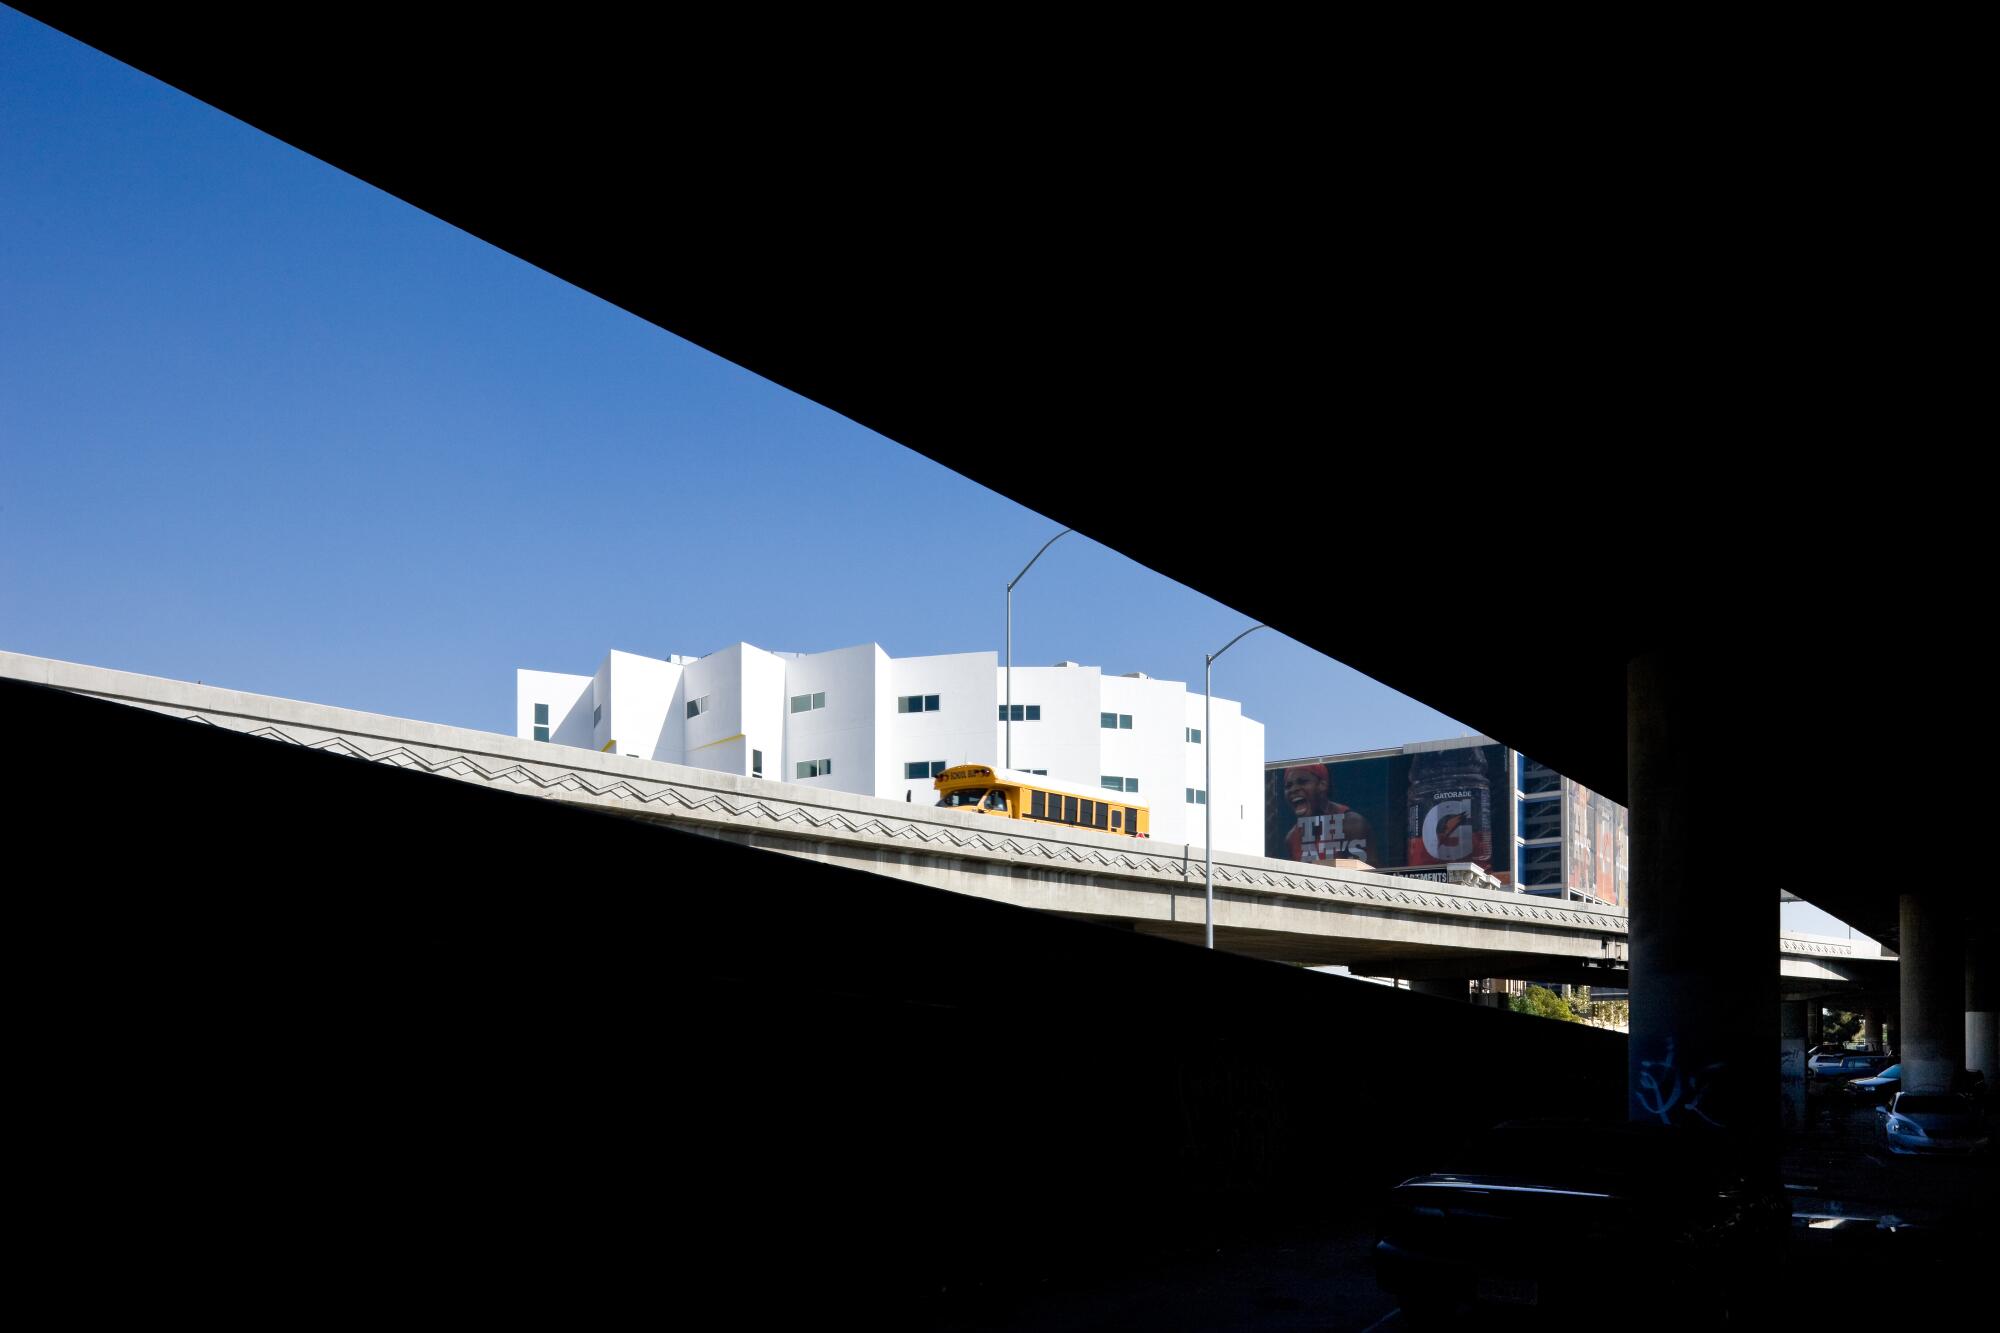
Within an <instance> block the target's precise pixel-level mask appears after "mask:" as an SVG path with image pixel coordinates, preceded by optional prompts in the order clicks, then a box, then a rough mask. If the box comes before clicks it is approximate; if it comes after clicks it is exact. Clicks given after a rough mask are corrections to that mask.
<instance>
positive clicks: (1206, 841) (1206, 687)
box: [1201, 625, 1271, 949]
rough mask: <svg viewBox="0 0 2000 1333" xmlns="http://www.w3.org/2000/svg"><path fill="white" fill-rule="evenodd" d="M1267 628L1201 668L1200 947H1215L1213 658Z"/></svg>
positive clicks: (1233, 642)
mask: <svg viewBox="0 0 2000 1333" xmlns="http://www.w3.org/2000/svg"><path fill="white" fill-rule="evenodd" d="M1269 628H1271V627H1270V626H1269V625H1252V626H1251V627H1250V628H1249V629H1246V630H1244V631H1243V634H1239V635H1237V636H1236V638H1234V639H1231V640H1230V641H1229V642H1228V643H1225V644H1223V645H1222V646H1221V647H1220V648H1218V649H1216V650H1215V651H1214V652H1212V653H1210V654H1209V655H1208V658H1207V660H1206V661H1204V662H1203V663H1202V668H1201V821H1202V822H1201V851H1202V856H1203V858H1204V859H1205V865H1204V867H1203V870H1202V886H1203V887H1202V912H1201V920H1202V930H1201V934H1202V947H1203V948H1204V949H1213V948H1214V947H1215V801H1214V796H1215V729H1214V719H1213V717H1211V716H1210V715H1211V713H1212V712H1213V711H1214V701H1213V697H1212V696H1213V695H1214V693H1215V690H1214V686H1215V659H1216V658H1218V657H1220V656H1222V655H1223V654H1224V653H1226V652H1228V651H1229V650H1230V649H1231V648H1234V647H1235V646H1236V645H1237V643H1238V642H1239V641H1240V640H1241V639H1242V638H1243V635H1244V634H1255V633H1256V632H1257V631H1258V630H1260V629H1269Z"/></svg>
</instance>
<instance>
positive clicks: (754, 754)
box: [750, 750, 764, 778]
mask: <svg viewBox="0 0 2000 1333" xmlns="http://www.w3.org/2000/svg"><path fill="white" fill-rule="evenodd" d="M750 776H751V777H753V778H761V777H763V776H764V752H763V751H762V750H752V751H751V752H750Z"/></svg>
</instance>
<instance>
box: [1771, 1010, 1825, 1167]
mask: <svg viewBox="0 0 2000 1333" xmlns="http://www.w3.org/2000/svg"><path fill="white" fill-rule="evenodd" d="M1808 1007H1809V1006H1808V1005H1807V1004H1806V1002H1805V1001H1804V1000H1787V1001H1785V1002H1784V1003H1783V1004H1782V1005H1780V1006H1778V1088H1779V1092H1780V1097H1779V1102H1778V1105H1779V1108H1780V1112H1779V1121H1780V1124H1781V1125H1782V1126H1783V1128H1784V1131H1785V1133H1787V1134H1794V1133H1797V1132H1798V1131H1799V1130H1801V1129H1804V1128H1805V1125H1806V1045H1807V1039H1808V1037H1809V1036H1810V1035H1811V1033H1810V1025H1809V1024H1808V1022H1807V1017H1808V1015H1807V1013H1806V1010H1807V1008H1808ZM1810 1007H1812V1008H1817V1007H1818V1006H1817V1005H1814V1006H1810Z"/></svg>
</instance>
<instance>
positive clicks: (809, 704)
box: [792, 690, 826, 713]
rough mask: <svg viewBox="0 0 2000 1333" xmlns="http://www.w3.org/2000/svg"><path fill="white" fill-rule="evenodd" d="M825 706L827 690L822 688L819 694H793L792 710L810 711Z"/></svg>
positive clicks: (797, 711) (795, 711) (798, 711)
mask: <svg viewBox="0 0 2000 1333" xmlns="http://www.w3.org/2000/svg"><path fill="white" fill-rule="evenodd" d="M824 707H826V691H825V690H821V691H820V692H819V693H818V694H795V695H793V696H792V711H793V712H794V713H810V712H811V711H812V710H813V709H815V708H824Z"/></svg>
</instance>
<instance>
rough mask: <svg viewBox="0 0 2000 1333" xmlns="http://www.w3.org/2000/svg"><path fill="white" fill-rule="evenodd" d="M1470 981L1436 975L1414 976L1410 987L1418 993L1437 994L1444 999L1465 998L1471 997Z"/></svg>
mask: <svg viewBox="0 0 2000 1333" xmlns="http://www.w3.org/2000/svg"><path fill="white" fill-rule="evenodd" d="M1471 985H1472V983H1471V982H1469V981H1453V980H1451V979H1449V978H1446V979H1444V980H1439V979H1437V978H1434V977H1428V978H1427V977H1412V978H1411V979H1410V989H1411V990H1412V991H1414V992H1415V993H1416V994H1418V995H1435V996H1437V997H1438V998H1439V999H1443V1000H1463V999H1466V998H1468V997H1469V990H1468V988H1469V987H1470V986H1471Z"/></svg>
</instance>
